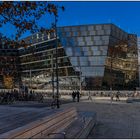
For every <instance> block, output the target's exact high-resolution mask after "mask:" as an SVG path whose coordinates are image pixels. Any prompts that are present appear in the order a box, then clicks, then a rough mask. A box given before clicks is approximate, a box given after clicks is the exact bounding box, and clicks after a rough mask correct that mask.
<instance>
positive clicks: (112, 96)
mask: <svg viewBox="0 0 140 140" xmlns="http://www.w3.org/2000/svg"><path fill="white" fill-rule="evenodd" d="M113 98H114V95H113V93H111V95H110V99H111V104H112V102H113Z"/></svg>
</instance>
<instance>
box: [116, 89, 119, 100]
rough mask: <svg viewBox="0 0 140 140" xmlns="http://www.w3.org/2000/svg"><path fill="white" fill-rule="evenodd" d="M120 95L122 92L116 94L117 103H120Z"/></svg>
mask: <svg viewBox="0 0 140 140" xmlns="http://www.w3.org/2000/svg"><path fill="white" fill-rule="evenodd" d="M119 95H120V92H119V91H118V92H117V93H116V101H120V98H119Z"/></svg>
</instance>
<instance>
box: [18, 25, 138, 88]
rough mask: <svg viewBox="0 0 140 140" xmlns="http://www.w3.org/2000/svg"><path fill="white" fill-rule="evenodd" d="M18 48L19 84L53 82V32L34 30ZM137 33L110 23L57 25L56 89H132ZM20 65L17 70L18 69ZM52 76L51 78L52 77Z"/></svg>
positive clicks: (135, 80)
mask: <svg viewBox="0 0 140 140" xmlns="http://www.w3.org/2000/svg"><path fill="white" fill-rule="evenodd" d="M24 40H25V42H26V43H27V44H28V43H29V44H31V45H30V46H29V47H27V48H20V49H18V55H19V59H20V67H18V69H17V71H18V72H19V73H20V74H21V80H22V83H23V85H27V86H28V87H30V88H34V89H48V90H49V89H50V90H51V89H52V79H53V80H54V86H55V67H56V65H55V61H56V60H55V59H56V58H55V56H56V53H55V52H56V39H55V33H46V32H44V33H37V34H34V35H32V36H29V37H27V38H25V39H24ZM137 52H138V51H137V36H136V35H133V34H128V33H126V32H125V31H123V30H121V29H120V28H118V27H117V26H115V25H114V24H95V25H94V24H93V25H80V26H66V27H59V28H58V74H59V88H60V89H65V90H67V89H73V90H76V89H79V88H80V83H81V85H82V89H84V90H97V89H100V90H102V89H106V90H108V89H110V88H112V89H114V90H115V89H134V88H135V87H138V84H139V80H138V53H137ZM19 68H20V70H19ZM53 77H54V78H53Z"/></svg>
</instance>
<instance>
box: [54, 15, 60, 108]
mask: <svg viewBox="0 0 140 140" xmlns="http://www.w3.org/2000/svg"><path fill="white" fill-rule="evenodd" d="M57 17H58V16H57V15H56V14H55V25H54V27H55V41H56V47H55V52H56V53H55V66H56V69H55V74H56V106H57V108H60V104H59V81H58V80H59V79H58V40H57Z"/></svg>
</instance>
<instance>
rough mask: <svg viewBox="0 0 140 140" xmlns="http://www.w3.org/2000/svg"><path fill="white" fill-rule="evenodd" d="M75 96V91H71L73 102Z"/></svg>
mask: <svg viewBox="0 0 140 140" xmlns="http://www.w3.org/2000/svg"><path fill="white" fill-rule="evenodd" d="M75 97H76V92H74V91H73V92H72V99H73V102H75Z"/></svg>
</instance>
